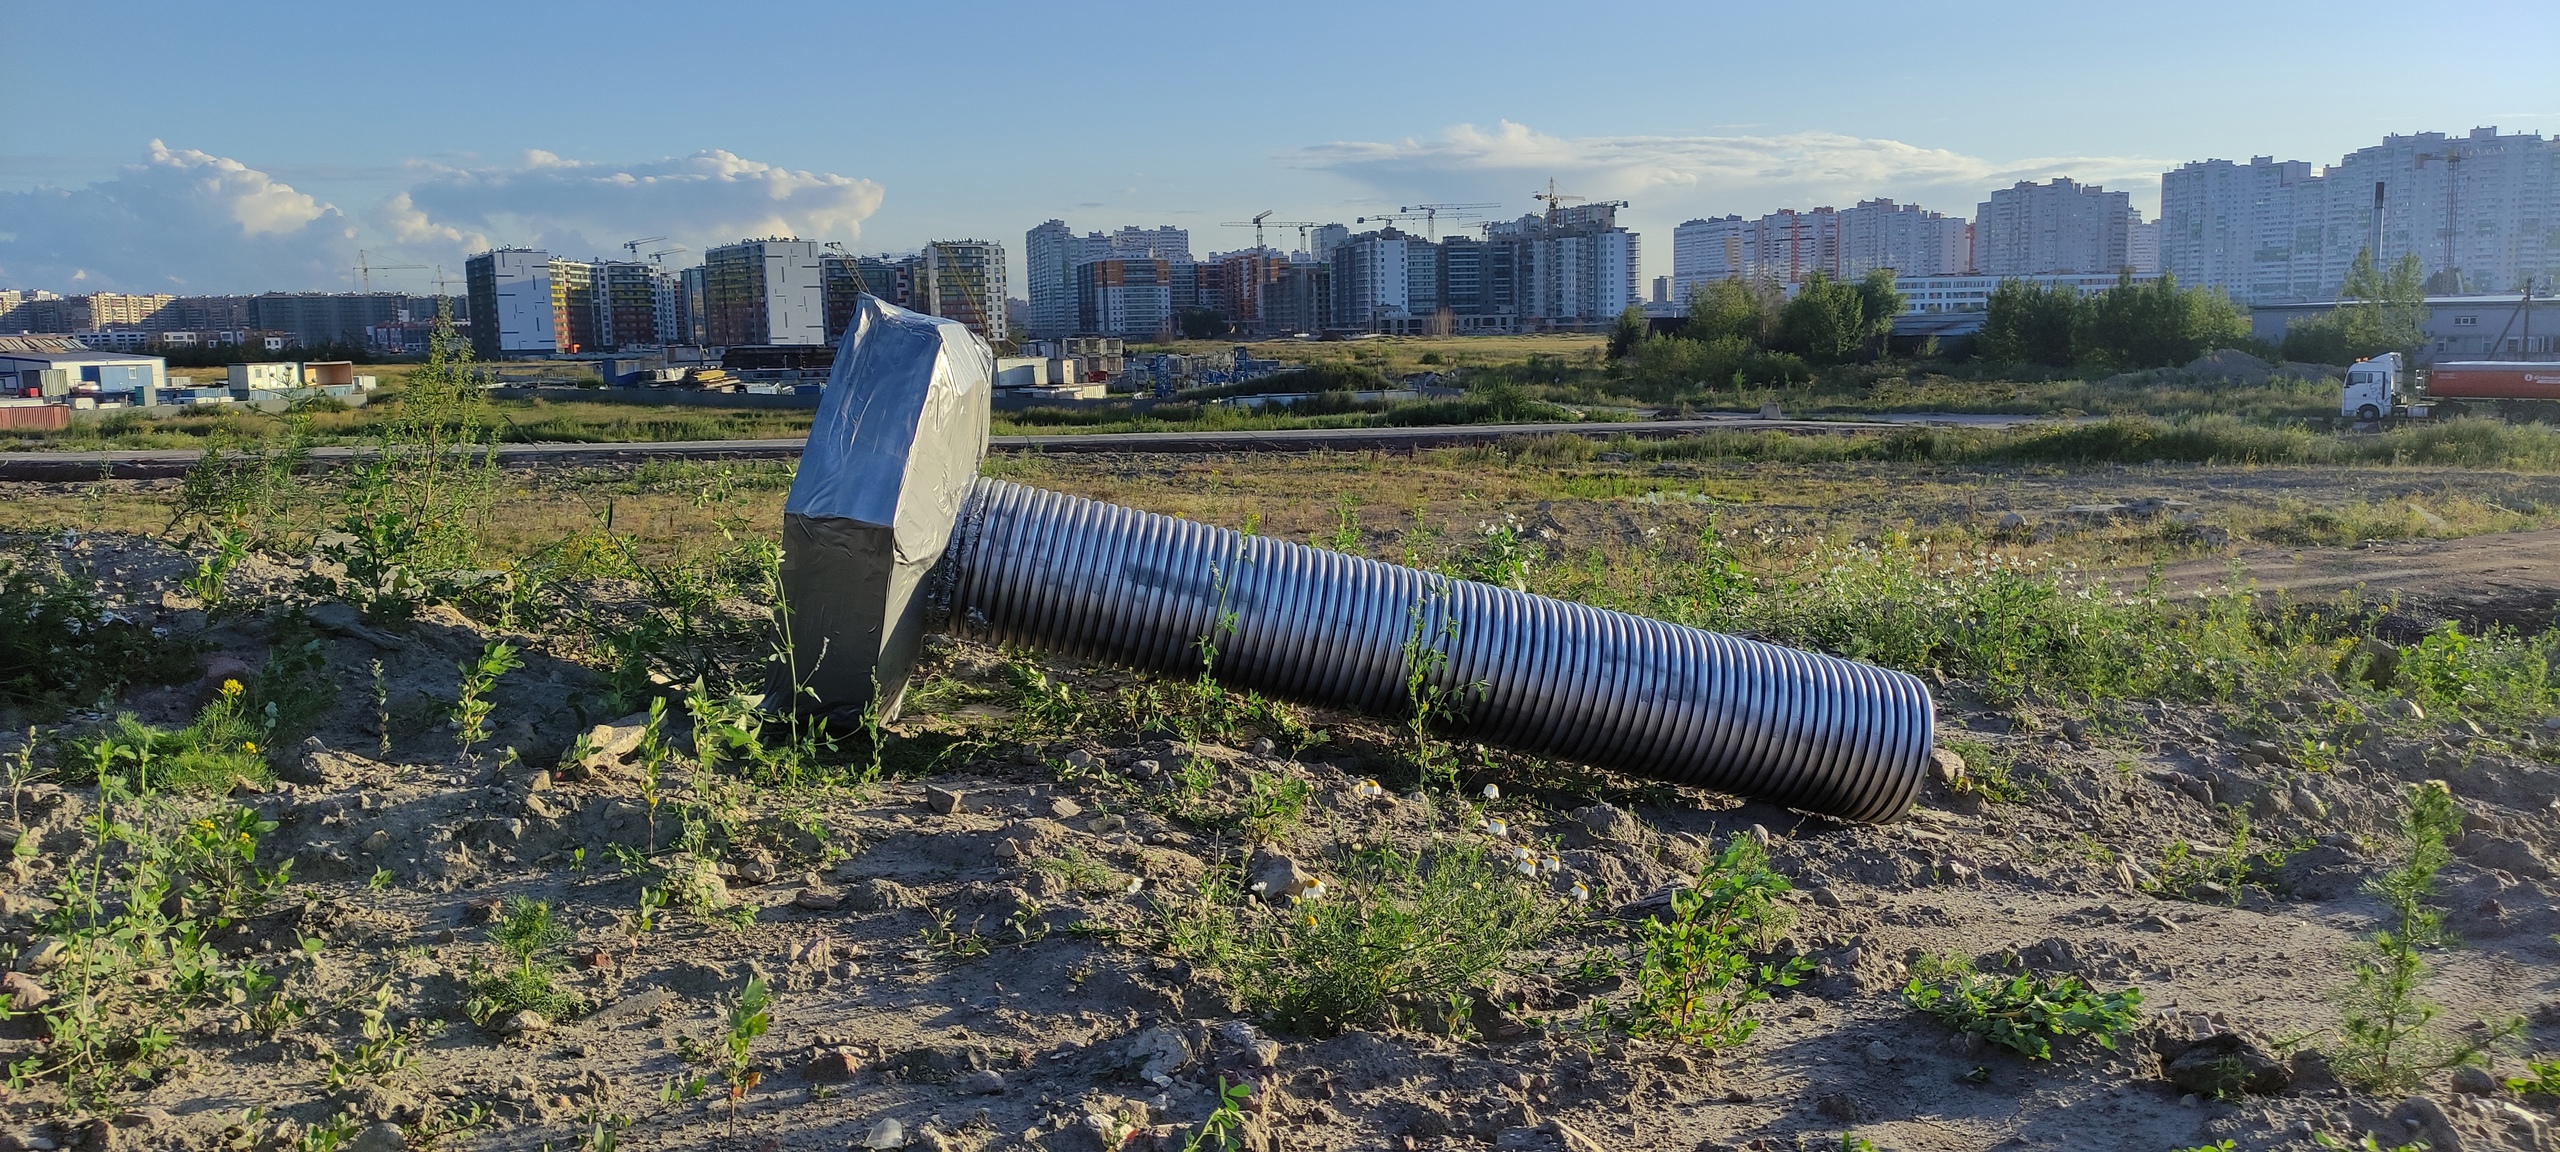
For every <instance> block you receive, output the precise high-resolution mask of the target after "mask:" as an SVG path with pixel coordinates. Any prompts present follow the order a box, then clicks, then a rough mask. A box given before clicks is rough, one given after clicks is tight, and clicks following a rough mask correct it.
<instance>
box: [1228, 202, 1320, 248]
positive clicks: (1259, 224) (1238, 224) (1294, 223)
mask: <svg viewBox="0 0 2560 1152" xmlns="http://www.w3.org/2000/svg"><path fill="white" fill-rule="evenodd" d="M1273 211H1274V209H1269V208H1266V209H1263V210H1262V211H1260V212H1257V213H1255V214H1254V217H1253V219H1251V220H1229V221H1227V222H1225V223H1223V224H1220V225H1218V226H1219V227H1221V228H1251V229H1253V246H1254V247H1256V248H1263V249H1268V248H1269V247H1270V245H1268V244H1265V243H1263V242H1262V229H1263V227H1264V226H1265V225H1268V226H1270V227H1273V228H1295V229H1297V230H1298V246H1299V247H1302V248H1303V247H1305V246H1306V243H1307V229H1309V228H1321V227H1324V225H1322V224H1318V223H1316V222H1315V221H1313V220H1274V219H1271V213H1272V212H1273Z"/></svg>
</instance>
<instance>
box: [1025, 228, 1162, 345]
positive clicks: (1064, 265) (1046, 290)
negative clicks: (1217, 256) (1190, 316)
mask: <svg viewBox="0 0 2560 1152" xmlns="http://www.w3.org/2000/svg"><path fill="white" fill-rule="evenodd" d="M1022 243H1023V258H1024V259H1025V260H1026V261H1028V263H1027V264H1026V265H1025V266H1024V273H1025V275H1024V279H1025V281H1026V282H1027V284H1028V286H1029V288H1030V292H1031V301H1030V303H1031V324H1032V328H1031V331H1030V335H1032V336H1034V337H1039V338H1043V339H1048V338H1055V337H1058V336H1064V335H1067V334H1069V333H1070V332H1073V331H1075V330H1076V326H1077V325H1078V324H1079V323H1080V322H1081V320H1082V316H1083V301H1082V297H1081V296H1080V295H1079V289H1078V287H1077V285H1078V281H1077V278H1076V269H1077V268H1079V267H1082V266H1083V265H1086V264H1090V263H1092V262H1094V261H1096V260H1162V261H1164V262H1165V266H1166V267H1167V269H1168V270H1169V272H1168V275H1169V277H1170V279H1169V280H1168V281H1167V289H1168V294H1169V296H1170V298H1171V300H1172V302H1173V303H1172V306H1173V308H1174V310H1175V311H1176V312H1177V313H1179V312H1180V311H1181V310H1182V309H1184V308H1190V307H1194V306H1197V305H1198V303H1199V288H1198V283H1199V277H1198V273H1197V271H1196V263H1195V261H1194V260H1193V258H1192V255H1191V233H1190V232H1188V231H1186V230H1184V229H1181V228H1176V227H1173V226H1171V225H1166V226H1164V227H1160V228H1139V227H1135V226H1123V227H1122V228H1121V229H1120V230H1119V231H1117V232H1110V233H1103V232H1088V233H1086V234H1085V235H1082V236H1078V235H1076V234H1075V230H1074V229H1072V228H1069V227H1067V223H1066V221H1063V220H1051V221H1048V222H1047V223H1044V224H1042V225H1040V226H1039V227H1037V228H1033V229H1031V230H1030V231H1028V232H1025V233H1023V236H1022Z"/></svg>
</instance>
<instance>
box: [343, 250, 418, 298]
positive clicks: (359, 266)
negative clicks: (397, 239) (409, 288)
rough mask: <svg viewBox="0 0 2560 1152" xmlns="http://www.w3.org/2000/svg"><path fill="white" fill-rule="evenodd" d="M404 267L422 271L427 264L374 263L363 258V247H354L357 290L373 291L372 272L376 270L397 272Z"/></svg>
mask: <svg viewBox="0 0 2560 1152" xmlns="http://www.w3.org/2000/svg"><path fill="white" fill-rule="evenodd" d="M406 269H416V270H417V271H420V272H424V271H426V270H427V266H426V265H424V264H374V263H371V262H369V261H367V260H366V259H365V252H364V249H362V248H358V249H356V283H357V284H358V285H359V286H360V287H359V288H358V291H362V292H368V293H369V292H372V291H373V274H374V273H376V272H397V271H402V270H406Z"/></svg>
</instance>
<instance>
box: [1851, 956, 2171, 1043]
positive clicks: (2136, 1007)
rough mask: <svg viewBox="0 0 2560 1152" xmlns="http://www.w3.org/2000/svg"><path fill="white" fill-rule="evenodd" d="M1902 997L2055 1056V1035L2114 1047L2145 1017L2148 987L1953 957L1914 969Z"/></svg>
mask: <svg viewBox="0 0 2560 1152" xmlns="http://www.w3.org/2000/svg"><path fill="white" fill-rule="evenodd" d="M1902 999H1903V1001H1904V1002H1905V1003H1907V1004H1909V1005H1911V1006H1912V1007H1914V1008H1917V1009H1919V1010H1920V1011H1922V1012H1924V1013H1927V1014H1928V1015H1930V1016H1933V1017H1936V1018H1937V1019H1938V1021H1939V1022H1940V1023H1943V1024H1945V1025H1947V1026H1948V1027H1950V1028H1954V1029H1956V1030H1957V1031H1959V1032H1970V1033H1972V1034H1974V1035H1977V1036H1980V1037H1982V1038H1983V1039H1984V1040H1987V1041H1989V1042H1991V1043H1993V1044H1997V1045H1999V1046H2001V1047H2003V1048H2007V1049H2009V1050H2011V1051H2014V1052H2016V1053H2018V1054H2019V1055H2021V1056H2024V1057H2026V1058H2028V1059H2030V1060H2050V1059H2052V1058H2053V1042H2054V1041H2056V1040H2067V1039H2072V1038H2075V1037H2084V1036H2085V1037H2087V1038H2089V1039H2091V1040H2094V1041H2096V1042H2097V1043H2098V1044H2099V1046H2101V1047H2104V1048H2107V1049H2109V1050H2113V1049H2114V1048H2115V1046H2116V1042H2117V1041H2118V1040H2119V1039H2121V1038H2122V1037H2124V1036H2125V1035H2126V1034H2128V1033H2130V1032H2131V1031H2132V1029H2133V1026H2134V1024H2135V1023H2136V1021H2137V1020H2138V1019H2139V1017H2140V1012H2141V1008H2142V993H2141V991H2140V990H2138V989H2133V988H2127V989H2125V990H2123V991H2121V992H2110V993H2100V992H2098V991H2097V990H2095V989H2093V988H2091V987H2089V986H2088V985H2086V984H2083V983H2081V982H2080V979H2079V977H2076V976H2065V977H2062V978H2061V979H2058V980H2055V979H2048V978H2046V977H2042V976H2036V975H2032V974H2025V973H2022V974H2019V975H2016V976H2010V977H2006V978H2002V977H1999V976H1985V975H1981V974H1978V973H1976V972H1975V971H1973V969H1972V966H1971V965H1967V964H1961V963H1956V964H1948V965H1943V966H1941V967H1940V970H1939V971H1938V972H1937V973H1936V974H1935V975H1934V976H1928V975H1923V976H1914V977H1913V978H1912V980H1911V982H1910V983H1909V984H1907V985H1905V986H1904V987H1903V989H1902Z"/></svg>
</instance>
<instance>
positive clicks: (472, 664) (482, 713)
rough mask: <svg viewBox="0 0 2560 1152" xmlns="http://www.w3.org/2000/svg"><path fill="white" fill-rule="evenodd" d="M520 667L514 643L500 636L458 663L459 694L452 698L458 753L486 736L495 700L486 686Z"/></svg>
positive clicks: (494, 685) (493, 685)
mask: <svg viewBox="0 0 2560 1152" xmlns="http://www.w3.org/2000/svg"><path fill="white" fill-rule="evenodd" d="M522 667H524V659H523V658H522V657H521V656H519V655H517V653H516V649H515V646H514V645H512V644H509V643H507V642H506V641H504V640H493V641H490V642H489V643H488V644H487V645H485V646H483V647H482V648H481V649H480V655H479V657H478V658H476V659H472V660H466V661H464V662H463V663H462V665H461V668H462V683H461V685H460V693H461V695H460V698H459V699H457V700H455V701H454V705H453V712H452V714H451V719H452V720H453V736H454V741H455V742H456V743H458V744H460V745H461V746H462V754H463V755H465V756H468V755H470V754H471V746H472V745H474V744H477V743H479V742H480V741H482V740H485V739H487V738H488V736H489V713H490V711H491V710H492V709H494V708H495V707H497V702H496V701H494V700H492V699H490V698H489V690H490V689H491V688H494V687H496V686H497V683H498V678H499V677H501V676H504V675H506V674H507V673H509V672H513V671H515V670H516V669H518V668H522Z"/></svg>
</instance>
